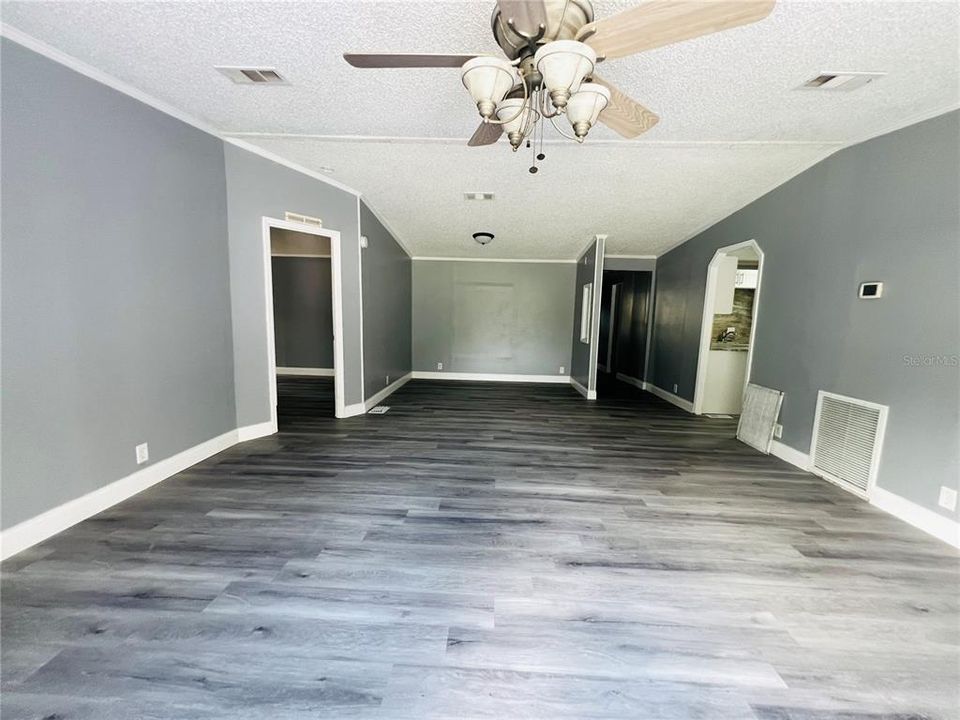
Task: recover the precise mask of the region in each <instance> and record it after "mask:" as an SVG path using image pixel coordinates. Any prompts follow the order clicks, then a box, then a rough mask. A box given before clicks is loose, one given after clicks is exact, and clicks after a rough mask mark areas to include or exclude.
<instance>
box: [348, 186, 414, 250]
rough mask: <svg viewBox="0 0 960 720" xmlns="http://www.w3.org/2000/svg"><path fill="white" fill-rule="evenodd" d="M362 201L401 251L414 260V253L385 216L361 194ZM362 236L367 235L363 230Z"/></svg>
mask: <svg viewBox="0 0 960 720" xmlns="http://www.w3.org/2000/svg"><path fill="white" fill-rule="evenodd" d="M360 199H361V200H362V201H363V204H364V205H366V206H367V210H369V211H370V212H371V214H372V215H373V216H374V217H375V218H376V219H377V220H378V221H379V222H380V224H381V225H383V229H384V230H386V231H387V232H388V233H390V237H392V238H393V239H394V241H395V242H396V243H397V245H399V246H400V249H401V250H403V251H404V252H405V253H406V254H407V257H408V258H410V259H411V260H413V259H414V257H413V253H412V252H411V251H410V247H409V246H408V245H407V244H406V243H405V242H404V241H403V240H402V239H401V238H400V235H399V233H397V232H396V231H395V230H394V229H393V228H392V227H390V224H389V223H388V222H387V221H386V220H384V219H383V216H382V215H381V214H380V213H378V212H377V211H376V209H375V208H374V207H373V205H371V204H370V200H369V199H368V198H367V196H366V195H364V194H363V193H361V194H360ZM360 234H361V235H363V234H365V233H364V232H363V230H362V229H361V231H360Z"/></svg>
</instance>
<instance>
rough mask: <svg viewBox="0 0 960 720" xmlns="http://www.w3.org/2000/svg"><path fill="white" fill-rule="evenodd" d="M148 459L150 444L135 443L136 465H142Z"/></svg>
mask: <svg viewBox="0 0 960 720" xmlns="http://www.w3.org/2000/svg"><path fill="white" fill-rule="evenodd" d="M149 459H150V446H149V445H148V444H147V443H141V444H139V445H137V465H143V464H144V463H145V462H146V461H147V460H149Z"/></svg>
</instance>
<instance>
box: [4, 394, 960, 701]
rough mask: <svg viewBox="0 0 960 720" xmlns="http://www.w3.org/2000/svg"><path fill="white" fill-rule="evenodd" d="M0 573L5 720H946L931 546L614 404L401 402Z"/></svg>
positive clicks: (953, 578) (953, 571)
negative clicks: (699, 719) (440, 719)
mask: <svg viewBox="0 0 960 720" xmlns="http://www.w3.org/2000/svg"><path fill="white" fill-rule="evenodd" d="M330 390H331V386H330V383H329V381H326V380H315V379H284V380H282V381H281V383H280V402H281V405H280V422H281V432H280V433H279V434H278V435H276V436H273V437H269V438H264V439H261V440H257V441H253V442H249V443H245V444H242V445H238V446H236V447H235V448H232V449H230V450H228V451H226V452H224V453H221V454H220V455H218V456H216V457H214V458H211V459H210V460H208V461H206V462H204V463H202V464H200V465H198V466H196V467H194V468H191V469H190V470H188V471H186V472H183V473H181V474H180V475H178V476H176V477H174V478H171V479H170V480H168V481H166V482H164V483H162V484H160V485H158V486H156V487H154V488H152V489H150V490H148V491H146V492H144V493H142V494H140V495H138V496H136V497H134V498H132V499H130V500H129V501H127V502H124V503H122V504H121V505H119V506H117V507H115V508H113V509H111V510H109V511H107V512H104V513H102V514H100V515H98V516H97V517H95V518H93V519H91V520H88V521H87V522H84V523H82V524H80V525H78V526H76V527H74V528H72V529H71V530H69V531H67V532H65V533H63V534H61V535H59V536H57V537H55V538H53V539H51V540H50V541H48V542H46V543H43V544H42V545H40V546H38V547H35V548H33V549H31V550H27V551H26V552H24V553H22V554H20V555H18V556H16V557H15V558H13V559H12V560H10V561H8V562H7V563H4V564H3V566H2V690H3V694H2V717H3V720H15V719H17V718H48V719H53V718H56V719H70V718H77V719H81V718H83V719H89V720H93V719H96V720H112V719H122V720H132V719H136V718H169V719H176V720H188V719H192V718H198V719H204V720H207V719H212V718H230V719H234V720H237V719H239V720H244V719H252V718H269V719H271V720H273V719H276V720H281V719H286V718H338V719H340V718H342V719H347V718H381V719H383V718H397V719H407V720H413V719H417V720H421V719H426V718H437V719H439V718H445V719H457V720H470V719H480V718H484V719H490V718H497V719H504V720H509V719H513V718H538V719H543V720H564V719H571V718H578V719H588V718H607V719H613V718H642V719H644V720H655V719H657V718H709V719H712V718H718V719H725V718H736V719H740V718H753V719H755V720H801V719H803V720H825V719H826V718H842V719H844V720H854V719H864V718H899V719H900V720H905V719H906V718H956V717H958V711H957V704H958V680H960V678H958V675H960V668H958V662H960V658H958V634H960V632H958V588H960V586H958V579H960V578H958V560H957V555H956V553H955V552H954V551H952V550H951V549H950V548H948V547H947V546H945V545H943V544H941V543H938V542H937V541H934V540H932V539H930V538H928V537H926V536H925V535H923V534H921V533H920V532H919V531H916V530H914V529H913V528H911V527H909V526H907V525H905V524H903V523H901V522H899V521H898V520H896V519H894V518H892V517H890V516H887V515H885V514H883V513H881V512H879V511H877V510H875V509H873V508H871V507H870V506H869V505H867V504H865V503H863V502H861V501H859V500H857V499H855V498H854V497H852V496H850V495H848V494H846V493H844V492H842V491H841V490H839V489H837V488H835V487H833V486H831V485H829V484H828V483H826V482H824V481H822V480H819V479H817V478H814V477H812V476H810V475H807V474H804V473H801V472H798V471H796V470H795V469H793V468H792V467H790V466H788V465H786V464H785V463H783V462H781V461H779V460H777V459H775V458H772V457H765V456H762V455H760V454H758V453H756V452H754V451H752V450H751V449H749V448H747V447H746V446H744V445H742V444H740V443H738V442H737V441H736V440H735V439H734V438H733V434H734V421H732V420H727V419H706V418H697V417H693V416H690V415H687V414H685V413H683V412H681V411H679V410H676V409H675V408H673V407H671V406H669V405H667V404H665V403H663V402H662V401H660V400H658V399H656V398H653V397H652V396H649V395H644V394H641V393H639V392H634V391H631V390H629V389H626V388H625V387H624V388H621V392H619V393H617V392H613V393H610V392H608V393H607V394H608V395H609V396H610V397H608V398H607V399H602V400H600V401H598V402H596V403H587V402H586V401H584V400H582V398H581V397H580V396H579V395H578V394H577V393H576V392H575V391H573V390H572V389H570V388H569V387H566V386H561V385H555V386H535V385H484V384H464V383H440V382H412V383H410V384H408V385H407V386H405V387H404V388H403V389H401V390H400V391H399V392H397V393H396V394H395V395H393V396H392V397H391V398H390V399H389V401H388V404H389V405H390V406H391V408H392V409H391V410H390V412H389V413H387V414H386V415H382V416H365V417H359V418H352V419H349V420H340V421H338V420H334V419H332V418H331V417H330V416H331V415H332V410H333V403H332V397H331V392H330Z"/></svg>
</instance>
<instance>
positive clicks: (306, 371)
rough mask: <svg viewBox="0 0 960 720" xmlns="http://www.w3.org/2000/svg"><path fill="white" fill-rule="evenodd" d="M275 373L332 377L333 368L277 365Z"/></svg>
mask: <svg viewBox="0 0 960 720" xmlns="http://www.w3.org/2000/svg"><path fill="white" fill-rule="evenodd" d="M277 375H301V376H303V377H333V368H309V367H278V368H277Z"/></svg>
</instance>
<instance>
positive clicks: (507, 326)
mask: <svg viewBox="0 0 960 720" xmlns="http://www.w3.org/2000/svg"><path fill="white" fill-rule="evenodd" d="M575 272H576V270H575V266H574V265H573V264H570V263H505V262H503V263H501V262H489V263H486V262H446V261H443V262H439V261H430V260H415V261H414V262H413V369H414V370H424V371H432V372H436V370H437V363H438V362H442V363H443V367H444V371H449V372H471V373H503V374H511V375H559V374H560V367H561V366H563V367H564V374H565V373H566V372H569V370H570V326H571V325H572V324H573V302H572V301H571V300H572V298H571V296H570V289H571V287H572V286H573V282H574V275H575Z"/></svg>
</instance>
